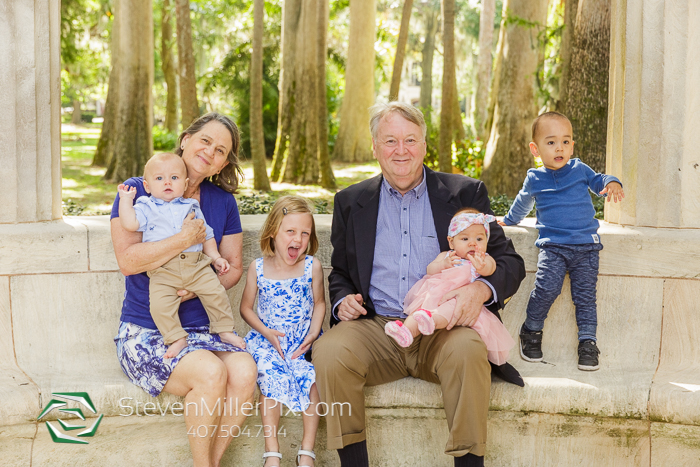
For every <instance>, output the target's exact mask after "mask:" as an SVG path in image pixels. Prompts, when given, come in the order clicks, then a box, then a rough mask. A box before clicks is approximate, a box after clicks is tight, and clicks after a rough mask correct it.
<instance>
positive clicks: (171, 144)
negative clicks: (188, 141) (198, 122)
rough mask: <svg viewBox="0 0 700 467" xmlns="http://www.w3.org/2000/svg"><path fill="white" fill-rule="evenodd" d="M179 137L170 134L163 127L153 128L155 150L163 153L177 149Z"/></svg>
mask: <svg viewBox="0 0 700 467" xmlns="http://www.w3.org/2000/svg"><path fill="white" fill-rule="evenodd" d="M177 136H178V135H176V134H175V133H170V132H169V131H168V130H166V129H165V128H163V127H162V126H159V125H156V126H154V127H153V149H157V150H162V151H173V150H174V149H175V148H176V147H177Z"/></svg>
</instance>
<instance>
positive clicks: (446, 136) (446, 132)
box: [438, 0, 457, 173]
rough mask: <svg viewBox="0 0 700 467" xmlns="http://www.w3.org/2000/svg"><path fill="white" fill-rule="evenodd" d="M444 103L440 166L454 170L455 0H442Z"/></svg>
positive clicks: (442, 107) (442, 170)
mask: <svg viewBox="0 0 700 467" xmlns="http://www.w3.org/2000/svg"><path fill="white" fill-rule="evenodd" d="M442 43H443V67H442V105H441V108H440V142H439V145H438V153H439V154H438V168H439V169H440V171H441V172H448V173H451V172H452V141H454V131H455V129H456V128H457V122H456V121H455V117H456V115H455V110H454V105H455V103H454V100H455V94H456V89H457V86H456V80H457V76H456V73H455V0H442Z"/></svg>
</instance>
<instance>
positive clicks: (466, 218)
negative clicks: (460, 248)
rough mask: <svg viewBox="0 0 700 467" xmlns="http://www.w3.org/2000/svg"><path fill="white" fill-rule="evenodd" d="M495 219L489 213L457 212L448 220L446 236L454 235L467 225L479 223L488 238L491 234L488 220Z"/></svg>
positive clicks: (467, 226)
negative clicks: (448, 226) (448, 225)
mask: <svg viewBox="0 0 700 467" xmlns="http://www.w3.org/2000/svg"><path fill="white" fill-rule="evenodd" d="M495 220H496V218H495V217H494V216H492V215H491V214H482V213H479V214H474V213H467V212H463V213H461V214H457V215H456V216H454V217H453V218H452V221H451V222H450V228H449V230H448V231H447V236H448V237H454V236H455V235H457V234H458V233H460V232H461V231H462V230H464V229H467V228H469V226H471V225H473V224H481V225H483V226H484V229H485V230H486V238H487V239H488V238H489V237H490V236H491V228H490V226H489V222H493V221H495Z"/></svg>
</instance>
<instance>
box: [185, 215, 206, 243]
mask: <svg viewBox="0 0 700 467" xmlns="http://www.w3.org/2000/svg"><path fill="white" fill-rule="evenodd" d="M179 235H181V236H182V237H183V238H184V239H185V241H186V242H187V244H188V245H189V246H188V247H187V248H189V247H190V246H192V245H198V244H200V243H204V240H206V239H207V230H206V229H205V228H204V221H203V220H202V219H195V218H194V212H191V213H189V214H188V215H187V217H185V220H184V221H182V230H180V234H179ZM187 248H185V249H187Z"/></svg>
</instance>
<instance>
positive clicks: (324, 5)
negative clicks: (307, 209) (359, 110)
mask: <svg viewBox="0 0 700 467" xmlns="http://www.w3.org/2000/svg"><path fill="white" fill-rule="evenodd" d="M317 14H318V46H317V47H316V54H317V55H318V56H317V59H316V66H317V67H318V73H317V75H316V77H317V80H316V87H317V89H318V91H317V92H318V98H317V99H316V105H317V106H318V122H319V133H318V165H319V169H320V171H321V186H322V187H323V188H327V189H329V190H330V189H335V188H336V183H335V175H334V174H333V168H332V167H331V160H330V155H329V154H328V105H327V103H326V97H327V96H326V55H327V49H328V15H329V5H328V0H320V1H319V2H318V11H317Z"/></svg>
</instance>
